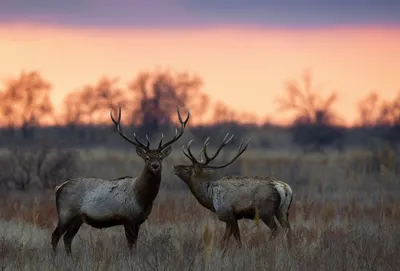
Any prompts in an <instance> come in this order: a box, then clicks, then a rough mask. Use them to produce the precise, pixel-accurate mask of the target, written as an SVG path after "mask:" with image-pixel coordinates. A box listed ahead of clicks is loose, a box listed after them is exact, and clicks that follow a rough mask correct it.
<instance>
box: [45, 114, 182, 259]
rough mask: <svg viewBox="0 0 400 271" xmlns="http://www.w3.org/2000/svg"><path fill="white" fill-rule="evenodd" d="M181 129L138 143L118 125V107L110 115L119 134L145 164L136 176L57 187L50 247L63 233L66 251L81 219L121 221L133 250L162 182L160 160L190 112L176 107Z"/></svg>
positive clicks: (105, 223) (104, 223) (98, 224)
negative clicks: (152, 143)
mask: <svg viewBox="0 0 400 271" xmlns="http://www.w3.org/2000/svg"><path fill="white" fill-rule="evenodd" d="M178 117H179V121H180V122H181V131H180V133H179V134H178V131H177V130H176V134H175V137H174V138H173V139H172V140H170V141H169V142H167V143H165V144H162V141H163V139H161V141H160V143H159V147H158V149H150V142H149V140H148V139H147V145H145V144H143V143H141V142H140V141H139V140H138V139H137V138H136V136H134V140H133V139H130V138H129V137H127V136H126V135H125V134H124V133H123V132H122V129H121V127H120V120H121V109H120V112H119V117H118V120H115V119H114V118H113V117H112V115H111V118H112V120H113V122H114V123H115V125H116V127H117V130H118V132H119V134H120V135H121V136H122V137H123V138H124V139H125V140H127V141H128V142H130V143H132V144H134V145H135V146H136V153H137V154H138V155H139V156H140V157H141V158H142V159H143V160H144V162H145V165H144V168H143V170H142V173H141V174H140V175H139V176H138V177H129V176H126V177H121V178H118V179H114V180H104V179H99V178H75V179H72V180H69V181H66V182H64V183H63V184H61V185H60V186H58V187H57V188H56V208H57V214H58V224H57V227H56V229H55V230H54V231H53V234H52V240H51V243H52V247H53V251H54V252H55V251H56V247H57V244H58V241H59V239H60V238H61V236H62V235H64V237H63V239H64V245H65V249H66V251H67V253H68V254H70V253H71V243H72V239H73V238H74V236H75V235H76V234H77V233H78V231H79V229H80V227H81V226H82V224H83V223H86V224H88V225H90V226H92V227H94V228H98V229H102V228H108V227H113V226H117V225H123V226H124V229H125V235H126V238H127V241H128V247H129V249H131V250H132V248H133V246H135V245H136V241H137V237H138V234H139V229H140V226H141V224H143V223H144V222H145V221H146V220H147V218H148V216H149V215H150V212H151V209H152V206H153V201H154V200H155V198H156V196H157V194H158V191H159V188H160V183H161V172H162V161H163V159H164V158H166V157H167V156H169V155H170V154H171V150H172V149H171V144H172V143H174V142H175V141H177V140H178V139H179V138H180V137H181V136H182V134H183V131H184V128H185V125H186V123H187V122H188V120H189V114H188V117H187V118H186V120H185V121H182V119H181V116H180V114H179V110H178Z"/></svg>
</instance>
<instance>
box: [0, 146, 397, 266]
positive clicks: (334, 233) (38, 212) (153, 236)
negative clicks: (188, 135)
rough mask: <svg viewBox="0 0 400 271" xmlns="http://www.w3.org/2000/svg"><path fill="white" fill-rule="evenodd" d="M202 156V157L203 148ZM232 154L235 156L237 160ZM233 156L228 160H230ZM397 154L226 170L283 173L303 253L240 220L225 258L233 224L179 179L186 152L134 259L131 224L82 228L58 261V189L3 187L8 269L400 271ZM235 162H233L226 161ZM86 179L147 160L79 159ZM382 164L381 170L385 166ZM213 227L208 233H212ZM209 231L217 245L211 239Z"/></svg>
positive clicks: (282, 159)
mask: <svg viewBox="0 0 400 271" xmlns="http://www.w3.org/2000/svg"><path fill="white" fill-rule="evenodd" d="M195 153H196V152H195ZM228 155H229V154H226V156H228ZM222 156H225V155H222ZM396 157H397V156H395V155H392V154H390V152H387V153H386V155H377V154H373V153H368V152H365V151H357V152H356V151H353V152H348V153H332V154H328V155H322V154H309V155H304V154H300V153H299V154H296V153H280V154H277V153H268V154H263V153H262V152H260V151H253V150H252V151H249V152H246V153H245V154H244V155H243V157H242V159H240V160H239V161H237V162H236V163H235V164H234V165H232V166H231V167H229V168H227V169H226V170H225V171H224V172H221V173H220V174H246V175H274V176H275V177H278V178H281V179H284V180H286V181H287V182H288V183H289V184H290V185H291V186H292V189H293V191H294V202H293V204H292V207H291V211H290V221H291V224H292V228H293V234H294V249H293V251H292V252H290V253H288V252H287V251H286V249H285V246H284V245H283V243H282V242H281V241H282V240H280V239H277V240H276V241H274V242H268V238H269V234H270V232H269V229H268V228H267V227H266V226H264V225H263V224H262V222H260V224H258V223H257V221H243V220H242V221H240V222H239V226H240V228H241V232H242V237H243V243H244V247H243V248H242V249H238V248H237V247H236V246H235V242H234V239H233V238H232V240H231V247H230V249H229V250H228V252H227V253H225V254H223V253H222V250H221V248H220V246H219V240H220V239H221V237H222V233H223V229H224V225H223V223H222V222H220V221H218V220H217V219H216V216H215V215H214V214H212V213H211V212H209V211H207V210H205V209H203V207H201V206H200V204H198V203H197V202H196V200H195V199H194V197H193V196H192V195H191V194H190V192H189V191H188V190H187V189H186V187H185V186H184V184H183V182H182V181H180V180H178V179H177V178H176V177H173V176H172V175H171V173H170V172H171V166H172V164H174V163H178V162H184V160H183V158H182V155H180V153H179V149H175V150H174V151H173V155H171V157H170V158H168V159H166V160H165V163H164V168H163V172H164V179H163V184H162V189H161V191H160V193H159V195H158V197H157V199H156V202H155V205H154V208H153V211H152V214H151V215H150V218H149V219H148V220H147V221H146V222H145V223H144V224H143V226H142V228H141V232H140V234H139V240H138V247H137V250H136V251H135V252H134V253H133V255H131V254H130V253H129V252H128V251H127V243H126V240H125V235H124V232H123V229H122V227H115V228H110V229H105V230H96V229H93V228H90V227H88V226H83V227H82V229H81V230H80V232H79V233H78V235H77V237H76V238H75V239H74V241H73V244H72V250H73V257H72V258H68V257H67V256H66V255H65V252H64V247H63V243H62V241H61V242H60V243H59V246H58V254H57V255H56V256H53V254H52V253H51V246H50V235H51V232H52V230H53V229H54V227H55V225H56V222H57V218H56V215H55V204H54V197H53V191H52V189H47V190H39V189H37V188H36V186H35V185H32V188H31V189H30V190H28V191H25V192H23V191H14V190H13V191H9V190H7V191H3V192H6V193H3V195H2V197H1V200H0V202H1V203H0V204H1V205H0V206H1V207H0V217H1V220H0V224H1V225H0V267H1V268H2V270H398V266H400V258H399V257H398V251H399V249H400V235H399V234H398V233H399V232H400V223H399V222H400V201H399V200H398V195H399V194H400V181H399V176H398V169H397V168H398V167H397V166H398V165H397V160H396ZM222 159H227V157H221V160H222ZM79 163H80V164H79V165H80V171H79V175H82V176H97V177H103V178H115V177H118V176H124V175H136V174H138V172H139V171H140V169H141V162H140V160H138V158H136V157H135V154H134V152H133V151H132V152H131V153H129V154H126V153H122V152H117V151H106V150H99V149H97V150H93V151H89V152H88V151H84V152H81V153H80V162H79ZM376 165H378V168H377V166H376ZM206 228H207V229H208V231H205V229H206ZM207 232H209V233H210V234H211V241H210V242H205V240H207V238H204V237H205V235H207Z"/></svg>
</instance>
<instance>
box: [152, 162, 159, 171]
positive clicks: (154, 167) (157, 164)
mask: <svg viewBox="0 0 400 271" xmlns="http://www.w3.org/2000/svg"><path fill="white" fill-rule="evenodd" d="M151 168H152V169H154V170H159V169H160V164H159V163H152V164H151Z"/></svg>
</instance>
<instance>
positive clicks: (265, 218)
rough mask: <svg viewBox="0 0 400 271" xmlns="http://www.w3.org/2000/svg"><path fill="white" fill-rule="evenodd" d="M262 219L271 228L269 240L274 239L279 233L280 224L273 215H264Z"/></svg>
mask: <svg viewBox="0 0 400 271" xmlns="http://www.w3.org/2000/svg"><path fill="white" fill-rule="evenodd" d="M261 220H262V221H263V222H264V223H265V225H267V226H268V227H269V228H270V229H271V236H270V237H269V241H272V240H274V239H275V238H276V236H277V235H278V224H277V223H276V221H275V220H274V217H273V216H263V217H261Z"/></svg>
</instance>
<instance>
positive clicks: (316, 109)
mask: <svg viewBox="0 0 400 271" xmlns="http://www.w3.org/2000/svg"><path fill="white" fill-rule="evenodd" d="M303 84H304V86H303V87H301V86H300V85H299V84H298V83H297V82H294V81H290V82H288V83H287V85H286V94H287V96H286V97H285V98H278V100H277V101H278V103H279V105H280V108H279V109H280V110H285V111H295V112H296V113H297V116H296V120H295V123H303V124H332V123H334V122H337V121H339V119H338V117H337V116H336V115H335V114H334V112H333V110H332V106H333V104H334V103H335V102H336V100H337V94H336V93H335V92H332V93H331V94H330V95H329V96H328V97H327V98H326V99H324V98H322V97H321V96H320V95H318V94H317V93H316V92H315V90H314V86H313V83H312V75H311V72H309V71H306V72H305V73H304V75H303Z"/></svg>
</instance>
